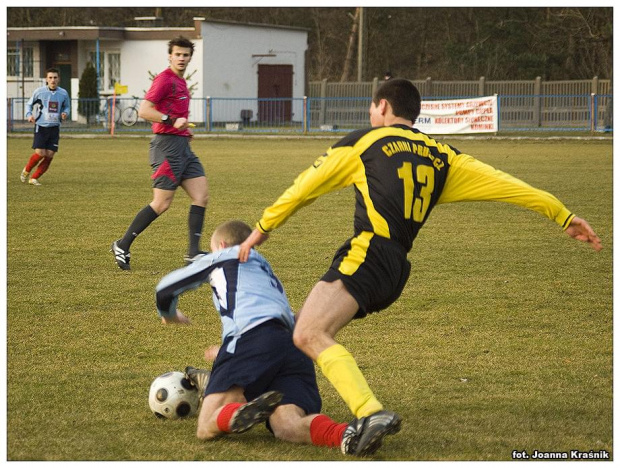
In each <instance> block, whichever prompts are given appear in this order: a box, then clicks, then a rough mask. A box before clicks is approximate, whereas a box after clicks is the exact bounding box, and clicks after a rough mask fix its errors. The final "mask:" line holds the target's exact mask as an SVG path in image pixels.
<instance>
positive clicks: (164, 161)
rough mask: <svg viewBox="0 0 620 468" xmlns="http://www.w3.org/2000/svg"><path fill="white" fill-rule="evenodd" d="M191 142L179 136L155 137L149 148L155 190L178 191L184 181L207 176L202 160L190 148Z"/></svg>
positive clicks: (162, 135)
mask: <svg viewBox="0 0 620 468" xmlns="http://www.w3.org/2000/svg"><path fill="white" fill-rule="evenodd" d="M189 140H190V139H189V138H188V137H184V136H179V135H164V134H157V135H155V136H153V138H152V139H151V144H150V148H149V160H150V163H151V168H152V174H151V179H153V188H158V189H162V190H176V189H177V187H178V186H179V185H181V182H183V180H185V179H193V178H196V177H202V176H204V175H205V170H204V168H203V167H202V163H201V162H200V159H198V156H196V155H195V154H194V153H193V152H192V150H191V148H190V146H189Z"/></svg>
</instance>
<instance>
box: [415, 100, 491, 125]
mask: <svg viewBox="0 0 620 468" xmlns="http://www.w3.org/2000/svg"><path fill="white" fill-rule="evenodd" d="M414 127H415V128H417V129H418V130H420V131H421V132H424V133H428V134H429V135H451V134H456V133H485V132H497V131H498V105H497V95H495V96H486V97H480V98H470V99H452V100H447V101H422V110H421V112H420V116H419V117H418V119H417V120H416V122H415V125H414Z"/></svg>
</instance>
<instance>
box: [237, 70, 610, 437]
mask: <svg viewBox="0 0 620 468" xmlns="http://www.w3.org/2000/svg"><path fill="white" fill-rule="evenodd" d="M420 106H421V99H420V94H419V92H418V90H417V89H416V87H415V86H414V85H413V84H411V82H410V81H408V80H403V79H391V80H389V81H386V82H385V83H384V84H382V85H381V86H380V87H379V88H378V89H377V91H376V92H375V95H374V97H373V100H372V103H371V105H370V110H369V113H370V123H371V125H372V128H369V129H365V130H359V131H355V132H352V133H350V134H349V135H348V136H346V137H344V138H343V139H342V140H340V141H339V142H338V143H337V144H335V145H334V146H332V147H331V148H329V149H328V150H327V152H326V154H325V155H323V156H321V157H319V158H318V159H317V160H316V161H315V163H314V164H313V166H312V167H310V168H308V169H307V170H306V171H304V172H302V173H301V174H300V175H299V176H298V177H297V179H296V180H295V182H294V183H293V185H292V186H291V187H289V188H288V189H287V190H286V191H285V192H284V193H283V194H282V195H281V196H280V198H278V199H277V200H276V202H275V203H274V204H273V205H272V206H270V207H269V208H267V209H265V211H264V213H263V217H262V218H261V219H260V221H258V223H257V224H256V229H254V231H253V232H252V234H251V236H250V237H249V238H248V239H247V240H246V241H245V242H244V243H243V244H242V245H241V246H240V247H241V248H240V251H239V259H240V260H241V261H245V260H246V259H247V258H248V254H249V251H250V249H251V247H253V246H255V245H260V244H261V243H262V242H263V241H265V240H266V239H267V237H268V233H269V232H270V231H272V230H273V229H276V228H277V227H278V226H280V225H282V224H283V223H284V222H285V221H286V220H287V219H288V218H289V217H290V216H291V215H292V214H293V213H295V212H296V211H297V210H298V209H299V208H301V207H302V206H305V205H307V204H309V203H312V202H313V201H314V200H315V199H316V198H317V197H319V196H321V195H323V194H325V193H327V192H331V191H334V190H337V189H341V188H344V187H348V186H351V185H353V186H354V187H355V198H356V203H355V215H354V236H353V237H352V238H350V239H349V240H347V241H346V242H345V243H344V244H343V245H342V247H340V249H339V250H338V251H337V252H336V255H335V257H334V259H333V262H332V264H331V266H330V268H329V270H328V271H327V272H326V273H325V275H324V276H323V277H322V278H321V280H320V281H319V282H318V283H317V284H316V285H315V286H314V288H313V289H312V291H311V292H310V294H309V296H308V298H307V299H306V302H305V304H304V305H303V307H302V309H301V311H300V312H299V316H298V318H297V322H296V325H295V331H294V337H293V338H294V342H295V344H296V345H297V346H298V347H299V348H300V349H301V350H302V351H303V352H304V353H306V354H307V355H308V356H310V357H311V358H312V359H313V360H314V361H315V362H316V363H317V365H318V366H319V368H320V369H321V371H322V372H323V374H324V375H325V377H327V379H328V380H329V381H330V382H331V384H332V385H333V386H334V387H335V388H336V390H337V391H338V393H339V394H340V396H341V397H342V398H343V399H344V401H345V402H346V403H347V405H348V406H349V408H350V410H351V412H352V413H353V414H354V415H355V416H356V417H357V418H358V425H359V426H360V427H364V428H367V429H365V430H364V432H365V433H366V434H370V433H373V434H374V435H373V436H374V437H375V439H376V443H377V444H380V443H381V440H382V438H383V437H384V436H385V435H388V434H393V433H395V432H397V431H398V430H399V429H400V423H401V418H400V416H399V415H398V414H396V413H393V412H391V411H386V410H384V409H383V406H382V405H381V403H379V401H378V400H377V398H376V397H375V396H374V395H373V393H372V391H371V390H370V388H369V386H368V384H367V382H366V380H365V378H364V376H363V375H362V373H361V371H360V370H359V368H358V366H357V364H356V362H355V359H354V358H353V356H352V355H351V354H350V353H349V352H348V351H347V350H346V349H345V348H344V347H343V346H341V345H340V344H338V343H337V342H336V341H335V339H334V337H335V336H336V333H337V332H338V331H339V330H340V329H341V328H342V327H344V326H345V325H346V324H347V323H349V322H350V321H351V320H352V319H353V318H361V317H364V316H366V315H367V314H369V313H372V312H377V311H380V310H382V309H385V308H387V307H388V306H389V305H390V304H392V303H393V302H394V301H395V300H396V299H397V298H398V297H399V296H400V294H401V292H402V290H403V288H404V286H405V284H406V282H407V279H408V277H409V272H410V268H411V266H410V263H409V261H408V260H407V253H408V252H409V250H411V247H412V243H413V241H414V239H415V238H416V236H417V234H418V231H419V230H420V229H421V228H422V226H423V225H424V223H425V222H426V220H427V219H428V216H429V215H430V213H431V211H432V210H433V208H434V207H435V205H437V204H441V203H450V202H458V201H504V202H508V203H513V204H516V205H520V206H523V207H525V208H528V209H530V210H534V211H536V212H538V213H540V214H542V215H543V216H546V217H548V218H549V219H551V220H553V221H555V222H556V223H557V224H559V225H560V226H561V227H562V229H563V230H564V232H566V233H567V234H568V235H569V236H571V237H573V238H575V239H577V240H580V241H583V242H587V243H589V244H590V245H591V246H592V247H593V248H594V249H595V250H596V251H599V250H600V249H601V248H602V244H601V241H600V239H599V238H598V236H597V235H596V234H595V233H594V231H593V230H592V228H591V227H590V225H589V224H588V223H587V222H586V221H585V220H583V219H581V218H578V217H576V216H575V215H574V214H573V213H571V212H570V211H569V210H568V209H567V208H566V207H565V206H564V205H563V204H562V203H561V202H560V201H559V200H558V199H557V198H555V197H554V196H553V195H551V194H549V193H547V192H545V191H542V190H538V189H535V188H533V187H531V186H530V185H528V184H526V183H524V182H522V181H520V180H519V179H516V178H515V177H512V176H510V175H509V174H506V173H504V172H502V171H499V170H496V169H494V168H492V167H491V166H488V165H486V164H484V163H482V162H480V161H478V160H476V159H474V158H473V157H471V156H469V155H467V154H463V153H460V152H459V151H458V150H456V149H455V148H452V147H451V146H449V145H446V144H442V143H439V142H438V141H435V140H434V139H433V138H431V137H429V136H428V135H425V134H424V133H421V132H420V131H418V130H416V129H415V128H413V124H414V122H415V120H416V118H417V117H418V115H419V114H420Z"/></svg>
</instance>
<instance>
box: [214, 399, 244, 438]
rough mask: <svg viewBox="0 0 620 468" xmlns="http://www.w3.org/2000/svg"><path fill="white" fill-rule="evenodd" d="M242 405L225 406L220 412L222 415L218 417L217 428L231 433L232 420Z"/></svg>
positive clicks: (230, 404)
mask: <svg viewBox="0 0 620 468" xmlns="http://www.w3.org/2000/svg"><path fill="white" fill-rule="evenodd" d="M242 405H243V403H228V404H227V405H224V407H223V408H222V410H221V411H220V414H218V415H217V427H218V429H219V430H220V431H222V432H230V427H229V424H230V418H232V416H233V414H235V411H237V410H238V409H239V407H240V406H242Z"/></svg>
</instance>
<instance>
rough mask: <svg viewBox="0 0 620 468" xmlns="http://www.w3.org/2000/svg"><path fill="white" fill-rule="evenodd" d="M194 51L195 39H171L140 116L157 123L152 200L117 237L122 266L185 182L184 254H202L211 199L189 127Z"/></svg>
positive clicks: (114, 245)
mask: <svg viewBox="0 0 620 468" xmlns="http://www.w3.org/2000/svg"><path fill="white" fill-rule="evenodd" d="M193 53H194V43H193V42H192V41H190V40H189V39H187V38H184V37H177V38H175V39H173V40H171V41H170V42H169V43H168V60H169V62H170V67H169V68H167V69H166V70H164V71H163V72H161V73H160V74H159V75H157V76H156V77H155V78H154V79H153V83H152V85H151V88H150V89H149V91H148V92H147V93H146V96H145V97H144V100H143V101H142V102H141V104H140V110H139V112H138V114H139V116H140V117H141V118H143V119H145V120H149V121H151V122H153V133H154V134H155V135H154V137H153V139H152V140H151V144H150V151H149V157H150V162H151V167H152V170H153V173H152V175H151V179H153V200H152V201H151V203H149V204H148V205H146V206H145V207H144V208H142V210H140V211H139V212H138V214H137V215H136V216H135V218H134V219H133V221H132V222H131V224H130V225H129V228H128V229H127V231H126V232H125V235H124V236H123V237H122V238H120V239H118V240H116V241H114V242H113V243H112V247H111V249H110V251H111V252H112V253H113V255H114V259H115V260H116V264H117V265H118V266H119V268H121V269H122V270H129V269H131V268H130V266H129V261H130V259H131V253H130V252H129V248H130V247H131V244H132V243H133V241H134V240H135V238H136V237H138V235H139V234H140V233H141V232H142V231H144V230H145V229H146V228H147V227H149V226H150V224H151V223H152V222H153V221H155V219H157V217H158V216H159V215H161V214H162V213H163V212H164V211H166V210H167V209H168V208H169V207H170V205H171V203H172V200H173V199H174V194H175V192H176V189H177V187H179V186H181V187H182V188H183V190H185V192H187V195H188V196H189V197H190V199H191V201H192V203H191V206H190V207H189V217H188V228H189V246H188V251H187V254H186V255H185V257H184V259H185V261H186V262H191V261H192V260H193V258H194V257H195V256H196V255H199V254H200V253H202V252H201V250H200V237H201V235H202V227H203V224H204V217H205V209H206V206H207V202H208V200H209V192H208V186H207V178H206V176H205V171H204V168H203V166H202V163H201V162H200V159H198V157H197V156H196V155H195V154H194V153H193V152H192V150H191V148H190V145H189V143H190V140H191V138H192V132H191V130H189V128H190V126H191V125H190V123H189V122H188V120H187V118H188V117H189V103H190V98H191V96H190V94H189V90H188V88H187V83H186V81H185V79H184V78H183V76H184V74H185V71H186V70H187V65H188V64H189V62H190V60H191V59H192V55H193Z"/></svg>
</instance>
